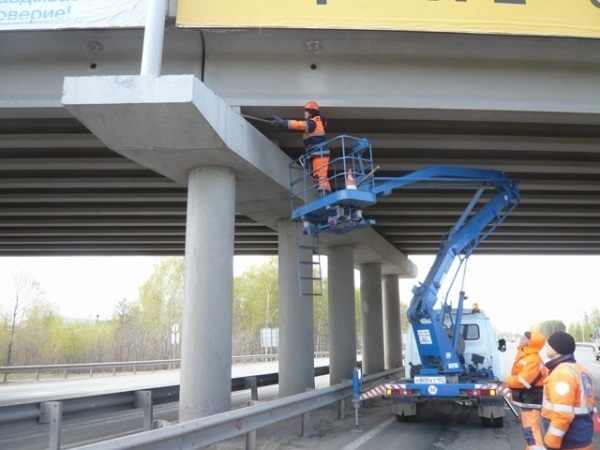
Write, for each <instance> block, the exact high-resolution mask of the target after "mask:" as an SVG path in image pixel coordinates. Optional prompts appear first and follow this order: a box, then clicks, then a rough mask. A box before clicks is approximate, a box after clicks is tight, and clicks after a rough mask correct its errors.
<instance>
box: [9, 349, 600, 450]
mask: <svg viewBox="0 0 600 450" xmlns="http://www.w3.org/2000/svg"><path fill="white" fill-rule="evenodd" d="M507 353H508V354H507V355H506V357H510V353H511V352H510V349H509V352H507ZM576 357H577V359H578V360H579V362H581V363H582V364H584V365H586V366H587V367H588V368H589V369H590V370H591V371H592V373H593V374H594V377H595V379H596V383H597V386H599V391H600V363H598V362H596V361H595V359H594V357H593V354H592V351H591V349H586V348H581V349H579V350H578V351H577V353H576ZM258 370H259V371H260V370H262V371H265V368H264V367H260V368H258ZM254 373H256V372H254ZM141 375H143V374H137V375H135V376H132V377H124V376H118V377H104V378H94V379H92V380H90V379H80V380H67V381H54V382H38V383H15V384H10V383H9V384H7V385H0V400H4V401H6V397H5V395H6V394H8V393H9V392H12V394H15V395H16V392H17V391H21V393H25V398H28V397H31V396H33V395H34V392H36V393H37V394H40V393H44V392H45V393H47V395H48V396H50V397H56V396H60V395H63V394H64V391H63V390H62V389H60V387H61V386H62V385H63V383H65V384H66V385H69V384H71V383H74V386H75V388H76V389H79V391H78V392H79V393H80V394H81V395H91V394H90V391H93V389H91V388H90V387H89V385H90V384H91V385H94V384H98V386H101V387H102V389H110V387H109V386H108V385H112V387H113V388H114V387H115V386H124V385H127V386H126V388H127V389H129V388H130V382H132V383H136V384H137V383H140V382H141V379H142V377H141ZM173 376H175V377H177V376H178V374H176V375H173V374H172V373H171V374H166V375H164V377H165V378H166V379H168V381H169V382H171V381H172V380H173V378H172V377H173ZM130 378H132V379H135V380H127V379H130ZM151 378H152V379H153V382H157V381H158V380H157V378H160V374H159V373H154V374H151ZM163 381H165V380H163ZM327 382H328V377H327V376H325V377H320V378H319V379H317V387H320V386H324V385H327ZM86 385H87V387H86ZM98 386H97V388H98ZM71 388H73V386H71ZM65 389H66V388H65ZM93 392H95V391H93ZM598 394H600V392H599V393H598ZM276 396H277V387H276V386H267V387H264V388H260V389H259V398H260V399H261V401H268V400H269V399H271V398H275V397H276ZM599 397H600V395H599ZM13 400H14V399H13ZM249 400H250V393H249V391H242V392H235V393H233V394H232V404H233V405H234V407H238V406H243V405H245V404H246V403H247V402H248V401H249ZM599 404H600V402H599ZM177 413H178V404H177V403H172V404H169V405H160V406H157V407H156V408H155V419H161V420H166V421H168V422H172V421H176V420H177ZM337 413H338V411H337V405H331V406H329V407H327V408H322V409H320V410H318V411H314V412H312V413H311V416H310V417H311V427H310V429H311V432H310V436H308V437H302V436H300V431H301V423H302V422H301V418H300V417H297V418H293V419H289V420H286V421H283V422H279V423H277V424H276V425H272V426H270V427H267V428H264V429H261V430H258V431H257V445H256V448H257V449H263V450H271V449H280V450H292V449H293V450H297V449H304V448H315V449H321V450H340V449H342V450H367V449H369V450H371V449H378V450H385V449H407V450H431V449H447V450H460V449H469V450H476V449H482V450H483V449H485V450H509V449H510V450H513V449H514V450H522V449H523V448H524V441H523V438H522V436H521V428H520V422H519V421H518V420H517V419H515V418H514V417H513V416H512V415H510V413H509V412H508V411H507V415H506V417H505V423H504V427H503V428H496V429H494V428H481V426H480V421H479V417H478V416H477V414H476V413H469V412H467V411H461V410H460V409H457V410H456V411H455V412H454V413H453V414H451V415H447V414H442V413H439V412H435V411H427V410H424V411H423V414H422V417H421V419H420V421H419V422H418V423H399V422H397V421H396V420H395V417H393V416H392V415H391V413H390V406H389V402H388V401H387V400H385V399H372V400H369V401H368V402H367V403H365V405H364V406H363V407H361V408H360V409H359V411H358V426H355V418H354V409H353V407H352V404H351V403H350V402H349V401H348V402H347V405H346V417H345V418H344V419H339V418H338V415H337ZM142 420H143V419H142V413H141V411H140V410H130V411H127V412H116V413H108V414H106V415H103V416H97V415H96V416H94V417H87V418H86V417H85V414H82V415H81V416H80V417H77V418H76V419H73V420H68V421H67V420H65V421H64V422H63V428H62V443H63V447H62V448H64V449H68V448H73V447H75V446H78V445H82V444H83V443H89V442H93V441H98V440H104V439H106V436H108V435H112V436H113V437H116V436H120V435H125V434H130V433H135V432H138V431H141V430H142ZM48 433H49V428H48V425H39V424H22V425H20V426H7V425H4V426H1V427H0V449H11V450H22V449H26V450H40V449H44V448H47V445H48ZM596 444H597V445H598V447H599V448H600V439H598V442H597V443H596ZM210 448H212V449H219V450H224V449H226V450H235V449H245V448H246V447H245V440H244V439H243V438H239V439H236V440H232V441H228V442H223V443H220V444H216V445H213V446H211V447H210Z"/></svg>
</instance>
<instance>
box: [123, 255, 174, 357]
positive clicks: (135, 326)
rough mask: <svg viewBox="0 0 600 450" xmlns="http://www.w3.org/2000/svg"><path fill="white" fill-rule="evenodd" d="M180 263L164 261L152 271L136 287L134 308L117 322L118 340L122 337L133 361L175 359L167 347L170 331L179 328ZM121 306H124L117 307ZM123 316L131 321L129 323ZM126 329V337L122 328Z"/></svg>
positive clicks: (171, 259)
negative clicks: (128, 344) (136, 296)
mask: <svg viewBox="0 0 600 450" xmlns="http://www.w3.org/2000/svg"><path fill="white" fill-rule="evenodd" d="M183 289H184V259H183V258H182V257H168V258H164V259H162V260H161V262H160V263H159V264H158V265H157V267H156V268H155V269H154V272H153V273H152V275H151V276H150V278H149V279H148V280H147V281H146V282H145V283H144V284H143V285H142V286H141V287H140V298H139V302H138V307H136V308H131V309H130V310H128V311H121V312H122V313H123V312H124V313H125V314H126V315H125V316H123V317H121V318H118V320H119V321H120V326H121V334H120V335H121V336H124V335H126V336H127V340H128V342H129V343H130V344H133V345H132V346H133V350H134V355H130V356H135V359H136V360H139V359H169V358H175V357H178V354H176V351H177V349H175V348H173V345H172V344H171V328H172V326H173V325H175V324H181V321H182V317H183ZM121 306H124V305H122V304H121ZM127 313H129V314H130V315H131V316H132V317H131V319H132V320H130V321H129V322H127V321H126V320H125V319H127ZM125 326H127V327H128V328H127V333H125V332H124V330H123V328H122V327H125Z"/></svg>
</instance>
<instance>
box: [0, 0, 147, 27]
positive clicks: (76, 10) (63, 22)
mask: <svg viewBox="0 0 600 450" xmlns="http://www.w3.org/2000/svg"><path fill="white" fill-rule="evenodd" d="M145 20H146V0H0V31H2V30H56V29H70V28H122V27H129V28H137V27H143V26H144V24H145Z"/></svg>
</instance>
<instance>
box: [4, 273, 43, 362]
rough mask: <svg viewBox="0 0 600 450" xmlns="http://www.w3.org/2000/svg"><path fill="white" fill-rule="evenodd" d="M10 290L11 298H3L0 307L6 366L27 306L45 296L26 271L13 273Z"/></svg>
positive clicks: (11, 360) (10, 357)
mask: <svg viewBox="0 0 600 450" xmlns="http://www.w3.org/2000/svg"><path fill="white" fill-rule="evenodd" d="M10 291H12V292H13V295H12V298H11V297H9V298H7V299H4V300H3V302H2V303H3V305H2V307H1V309H0V314H1V317H2V319H1V321H2V322H4V324H5V330H6V332H5V333H3V334H2V335H0V337H2V338H3V341H2V346H3V348H4V358H3V359H4V365H6V366H9V365H11V364H12V363H13V359H14V353H15V350H16V347H17V345H19V335H20V331H21V330H20V327H21V325H22V323H23V321H24V320H25V319H26V317H27V313H28V311H29V308H30V307H31V305H32V304H33V303H34V302H36V301H39V300H41V299H43V298H44V296H45V294H44V292H43V290H42V289H41V287H40V284H39V282H38V281H37V280H35V279H33V278H32V277H31V276H30V275H28V274H26V273H16V274H15V275H14V277H13V279H12V286H11V288H10Z"/></svg>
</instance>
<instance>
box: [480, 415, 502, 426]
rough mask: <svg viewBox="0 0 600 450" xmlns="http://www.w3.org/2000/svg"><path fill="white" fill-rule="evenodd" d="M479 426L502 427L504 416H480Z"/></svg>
mask: <svg viewBox="0 0 600 450" xmlns="http://www.w3.org/2000/svg"><path fill="white" fill-rule="evenodd" d="M481 426H482V427H484V428H502V427H503V426H504V417H481Z"/></svg>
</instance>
